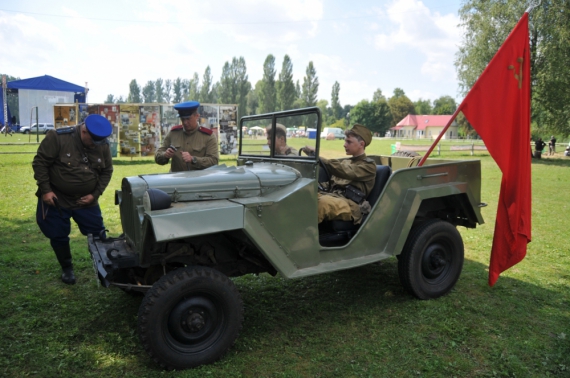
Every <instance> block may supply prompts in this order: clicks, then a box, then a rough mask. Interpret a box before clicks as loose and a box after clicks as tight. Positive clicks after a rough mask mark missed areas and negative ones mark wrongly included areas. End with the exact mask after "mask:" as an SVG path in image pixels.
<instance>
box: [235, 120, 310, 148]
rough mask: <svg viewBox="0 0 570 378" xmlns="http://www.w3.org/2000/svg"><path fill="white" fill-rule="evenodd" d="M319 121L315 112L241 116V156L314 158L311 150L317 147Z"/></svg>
mask: <svg viewBox="0 0 570 378" xmlns="http://www.w3.org/2000/svg"><path fill="white" fill-rule="evenodd" d="M318 122H319V117H318V114H317V113H316V112H314V113H307V114H297V115H295V114H293V115H281V114H280V113H276V114H268V115H263V116H259V117H247V118H244V119H242V122H241V130H240V155H248V156H259V157H273V158H279V159H283V158H285V159H299V158H302V159H307V158H310V159H314V155H315V153H314V151H315V150H316V149H317V148H318V145H317V141H318V136H317V129H318Z"/></svg>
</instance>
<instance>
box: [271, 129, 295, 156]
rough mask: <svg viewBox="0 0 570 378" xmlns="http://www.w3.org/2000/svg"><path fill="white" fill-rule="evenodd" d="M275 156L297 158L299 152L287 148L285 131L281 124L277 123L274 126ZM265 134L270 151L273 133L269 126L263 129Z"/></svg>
mask: <svg viewBox="0 0 570 378" xmlns="http://www.w3.org/2000/svg"><path fill="white" fill-rule="evenodd" d="M275 130H276V131H275V152H274V155H275V156H298V155H299V151H297V150H296V149H294V148H292V147H289V146H287V129H286V128H285V126H283V125H282V124H280V123H278V124H276V125H275ZM265 132H266V134H267V145H268V146H269V148H270V149H273V148H272V143H273V131H272V129H271V126H268V127H267V128H266V129H265Z"/></svg>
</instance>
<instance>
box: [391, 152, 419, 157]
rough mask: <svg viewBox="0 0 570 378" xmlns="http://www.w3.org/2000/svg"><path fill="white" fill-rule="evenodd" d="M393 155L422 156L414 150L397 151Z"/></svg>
mask: <svg viewBox="0 0 570 378" xmlns="http://www.w3.org/2000/svg"><path fill="white" fill-rule="evenodd" d="M392 156H404V157H416V156H420V154H418V153H417V152H414V151H396V152H394V153H393V154H392Z"/></svg>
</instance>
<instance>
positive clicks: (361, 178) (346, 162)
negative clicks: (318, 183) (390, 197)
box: [318, 154, 376, 224]
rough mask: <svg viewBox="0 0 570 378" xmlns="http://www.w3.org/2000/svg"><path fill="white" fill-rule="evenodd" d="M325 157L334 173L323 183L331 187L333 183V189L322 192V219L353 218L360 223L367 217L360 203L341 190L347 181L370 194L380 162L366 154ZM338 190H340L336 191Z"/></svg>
mask: <svg viewBox="0 0 570 378" xmlns="http://www.w3.org/2000/svg"><path fill="white" fill-rule="evenodd" d="M321 161H322V163H323V164H324V165H325V166H326V167H327V170H328V171H329V173H330V174H331V176H332V177H331V180H330V182H329V183H323V184H324V185H323V186H324V187H325V188H328V187H329V185H332V193H328V192H321V193H319V197H318V198H319V203H318V217H319V223H320V222H322V221H323V220H334V219H339V220H351V219H352V221H353V222H354V224H359V223H360V222H361V221H362V217H363V214H362V211H361V209H360V206H359V205H358V204H357V203H356V202H354V201H352V200H349V199H347V198H345V197H344V196H343V195H342V194H340V192H342V191H343V190H344V188H345V187H346V186H347V185H352V186H354V187H355V188H357V189H358V190H360V191H362V192H364V193H365V195H366V196H368V194H369V193H370V191H371V190H372V188H373V187H374V180H375V178H376V163H375V162H374V160H372V159H369V158H367V157H366V154H362V155H360V156H356V157H352V158H350V159H343V160H337V159H330V160H329V159H325V158H321ZM335 190H338V191H337V192H335Z"/></svg>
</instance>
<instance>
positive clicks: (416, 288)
mask: <svg viewBox="0 0 570 378" xmlns="http://www.w3.org/2000/svg"><path fill="white" fill-rule="evenodd" d="M463 258H464V257H463V240H462V239H461V235H460V234H459V231H457V229H456V228H455V226H453V225H452V224H451V223H449V222H444V221H442V220H439V219H432V220H428V221H425V222H423V223H421V224H419V225H418V226H416V227H414V228H413V229H412V231H411V232H410V235H409V236H408V240H407V241H406V244H405V245H404V249H403V250H402V253H401V254H400V256H399V259H398V275H399V277H400V282H401V283H402V286H404V288H405V289H406V290H407V291H408V292H409V293H410V294H412V295H414V296H416V297H417V298H419V299H433V298H438V297H440V296H442V295H445V294H447V293H448V292H449V291H450V290H451V289H452V288H453V286H455V283H456V282H457V280H458V279H459V275H460V274H461V269H462V268H463Z"/></svg>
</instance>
